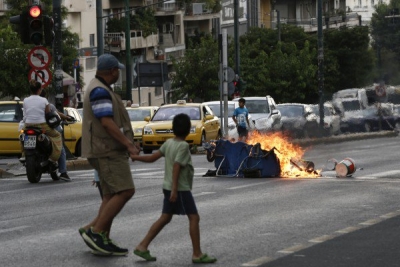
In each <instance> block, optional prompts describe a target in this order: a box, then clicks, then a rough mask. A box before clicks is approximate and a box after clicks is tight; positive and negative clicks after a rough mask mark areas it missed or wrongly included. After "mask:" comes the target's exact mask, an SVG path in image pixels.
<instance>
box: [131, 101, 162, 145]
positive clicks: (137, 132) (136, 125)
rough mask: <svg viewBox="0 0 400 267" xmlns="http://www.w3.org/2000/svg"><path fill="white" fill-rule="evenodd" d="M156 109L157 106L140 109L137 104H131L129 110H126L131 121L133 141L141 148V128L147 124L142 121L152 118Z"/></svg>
mask: <svg viewBox="0 0 400 267" xmlns="http://www.w3.org/2000/svg"><path fill="white" fill-rule="evenodd" d="M157 109H158V107H157V106H148V107H140V106H139V105H138V104H133V105H132V106H131V107H130V108H126V110H127V111H128V114H129V118H130V119H131V125H132V129H133V133H134V137H133V139H134V141H135V142H139V143H140V145H141V146H142V132H143V127H144V126H145V125H146V124H147V123H148V121H145V120H144V119H145V118H146V117H150V118H152V117H153V115H154V113H155V112H156V111H157Z"/></svg>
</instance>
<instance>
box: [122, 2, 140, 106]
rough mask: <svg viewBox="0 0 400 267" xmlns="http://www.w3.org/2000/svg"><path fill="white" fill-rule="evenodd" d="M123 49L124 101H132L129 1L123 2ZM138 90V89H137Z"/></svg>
mask: <svg viewBox="0 0 400 267" xmlns="http://www.w3.org/2000/svg"><path fill="white" fill-rule="evenodd" d="M125 16H126V27H125V48H126V50H125V51H126V64H125V65H126V66H125V70H126V100H131V101H132V66H131V65H132V64H131V18H130V11H129V0H125ZM139 90H140V89H139ZM138 103H139V105H140V91H139V102H138Z"/></svg>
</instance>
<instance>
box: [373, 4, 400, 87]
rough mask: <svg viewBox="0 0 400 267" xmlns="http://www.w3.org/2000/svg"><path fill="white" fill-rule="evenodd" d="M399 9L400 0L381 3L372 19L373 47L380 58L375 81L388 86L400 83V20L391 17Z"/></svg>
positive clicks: (376, 7)
mask: <svg viewBox="0 0 400 267" xmlns="http://www.w3.org/2000/svg"><path fill="white" fill-rule="evenodd" d="M399 8H400V0H391V1H390V3H389V4H386V3H380V4H378V5H376V6H375V13H373V14H372V18H371V36H372V40H373V41H372V47H373V49H374V51H376V54H377V58H378V60H377V66H376V69H377V71H376V76H375V78H376V79H375V80H376V81H382V80H383V81H384V82H385V83H387V84H399V83H400V47H399V43H400V18H396V17H391V16H393V15H396V13H397V12H398V10H399ZM396 9H397V12H393V11H395V10H396ZM397 15H399V14H398V13H397Z"/></svg>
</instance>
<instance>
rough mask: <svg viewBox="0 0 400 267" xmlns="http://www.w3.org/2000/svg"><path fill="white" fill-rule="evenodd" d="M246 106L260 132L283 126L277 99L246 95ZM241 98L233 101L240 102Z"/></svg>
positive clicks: (276, 129) (272, 130)
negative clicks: (276, 102)
mask: <svg viewBox="0 0 400 267" xmlns="http://www.w3.org/2000/svg"><path fill="white" fill-rule="evenodd" d="M241 98H244V99H245V100H246V104H245V105H246V108H247V109H248V110H249V113H250V115H251V117H252V120H253V122H254V125H255V127H256V130H258V131H260V132H274V131H280V130H281V127H282V122H281V113H280V111H279V110H278V109H277V108H276V104H275V100H274V99H273V98H272V97H271V96H269V95H267V96H245V97H241ZM239 99H240V98H235V99H233V100H232V101H235V102H239Z"/></svg>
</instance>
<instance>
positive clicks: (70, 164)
mask: <svg viewBox="0 0 400 267" xmlns="http://www.w3.org/2000/svg"><path fill="white" fill-rule="evenodd" d="M398 135H399V133H398V132H395V131H382V132H373V133H356V134H342V135H338V136H332V137H322V138H313V139H304V140H303V139H302V140H301V139H297V140H293V143H294V144H298V145H302V146H309V145H316V144H334V143H339V142H343V141H352V140H363V139H374V138H381V137H396V136H398ZM200 150H201V149H200ZM196 154H204V151H198V153H196ZM67 169H68V170H69V171H80V170H92V169H93V167H92V166H91V165H90V164H89V162H88V160H87V159H85V158H78V159H74V160H67ZM23 175H26V171H25V168H24V167H23V165H22V164H21V163H19V162H18V163H9V164H7V165H6V169H3V168H1V167H0V179H1V178H11V177H15V176H23Z"/></svg>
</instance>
